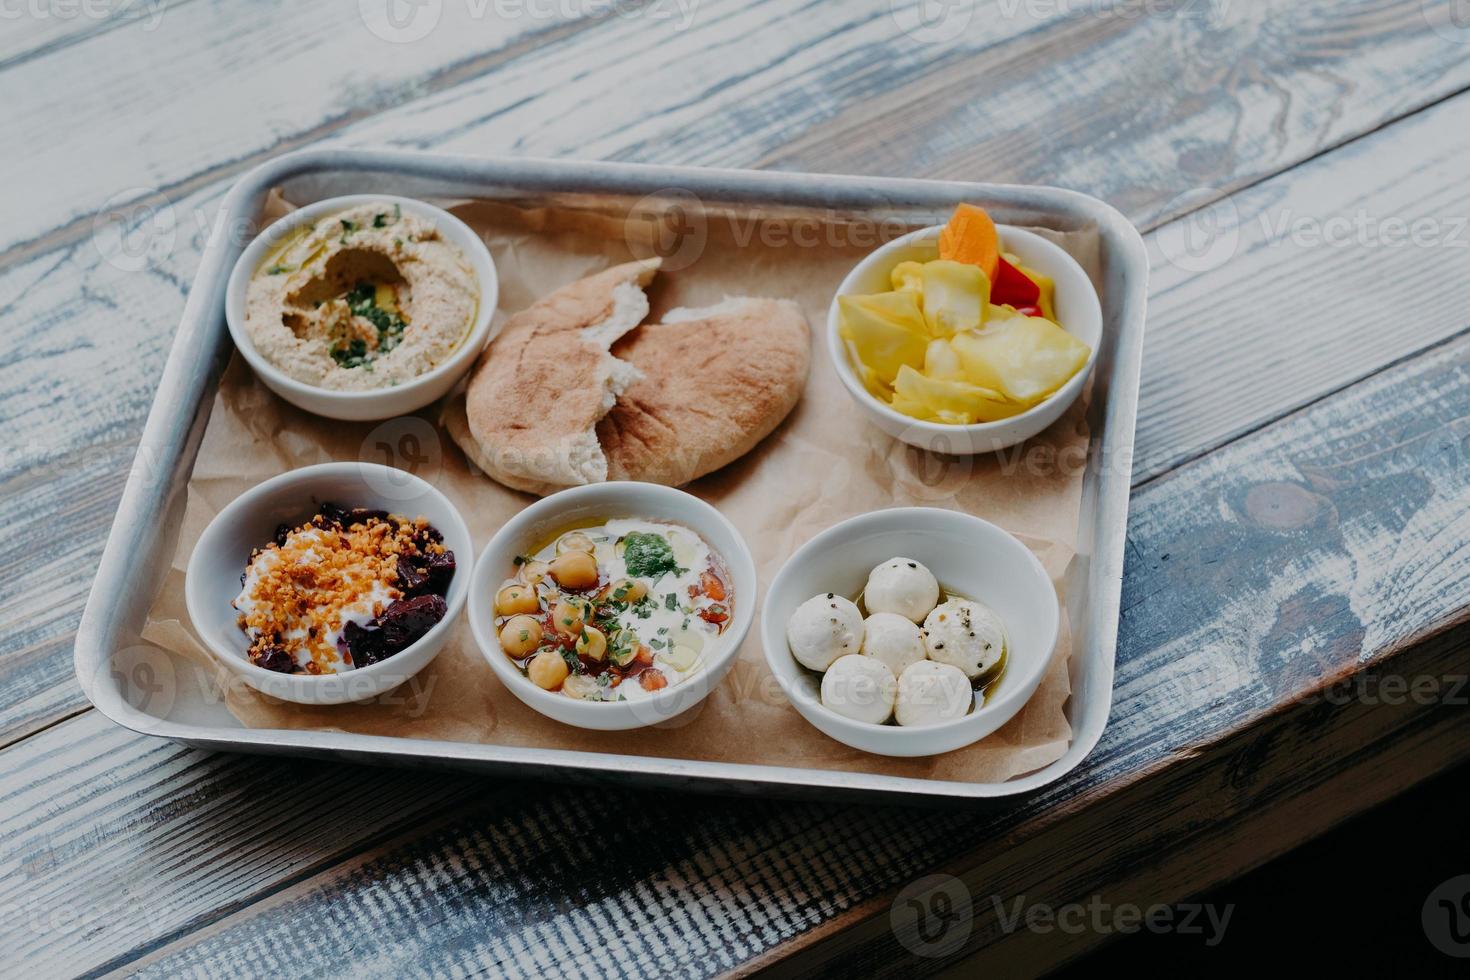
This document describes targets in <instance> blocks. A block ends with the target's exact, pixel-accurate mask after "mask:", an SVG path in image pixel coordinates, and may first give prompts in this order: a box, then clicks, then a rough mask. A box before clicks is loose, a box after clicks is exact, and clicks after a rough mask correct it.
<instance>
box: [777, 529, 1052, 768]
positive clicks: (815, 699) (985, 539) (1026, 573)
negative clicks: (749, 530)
mask: <svg viewBox="0 0 1470 980" xmlns="http://www.w3.org/2000/svg"><path fill="white" fill-rule="evenodd" d="M900 556H901V557H904V558H912V559H914V560H915V561H919V562H922V563H923V564H925V565H927V566H928V568H929V570H930V571H932V572H933V573H934V575H935V577H936V578H938V579H939V583H940V585H941V586H942V587H944V588H948V589H950V590H952V591H954V592H957V593H959V594H961V595H965V596H969V597H970V598H972V599H976V600H978V601H980V602H983V603H985V604H986V605H987V606H989V607H990V608H992V609H994V610H995V611H996V613H998V614H999V615H1000V618H1001V621H1002V622H1003V623H1004V624H1005V629H1006V668H1005V673H1004V674H1002V675H1001V678H1000V682H999V684H998V685H997V686H996V687H995V688H993V689H992V690H991V692H990V695H989V698H988V700H987V701H986V703H985V704H984V705H977V706H976V707H975V708H973V709H972V710H971V711H970V713H969V714H968V715H966V716H965V717H963V718H957V719H955V720H954V721H947V722H942V723H940V724H937V725H930V726H925V727H915V728H904V727H901V726H898V725H893V724H889V725H876V724H870V723H867V722H861V721H853V720H852V719H850V718H847V717H845V716H843V715H840V714H838V713H837V712H835V711H832V710H830V709H829V708H826V707H824V706H823V705H822V698H821V683H822V675H821V674H818V673H817V672H816V671H812V670H808V669H806V668H805V667H803V666H801V665H800V664H799V663H797V662H796V658H795V657H793V656H792V655H791V648H790V647H789V646H788V645H787V642H786V623H787V621H788V620H790V619H791V614H792V613H794V612H795V611H796V607H797V606H799V605H801V604H802V603H803V602H805V601H806V600H807V599H810V598H811V597H812V596H814V595H820V594H822V593H825V592H835V593H837V594H838V595H845V596H855V595H857V594H858V593H859V592H860V591H862V588H863V585H864V584H865V583H866V582H867V579H868V573H869V572H870V571H872V570H873V567H874V566H875V565H878V564H880V563H881V562H884V561H887V560H888V559H890V558H896V557H900ZM1058 621H1059V614H1058V607H1057V594H1056V590H1055V589H1054V588H1053V587H1052V584H1051V580H1050V579H1049V578H1048V577H1047V574H1046V570H1045V569H1044V568H1042V566H1041V562H1040V561H1038V560H1037V559H1036V556H1035V555H1033V554H1031V552H1030V551H1029V550H1028V549H1027V548H1026V546H1025V545H1023V544H1021V542H1020V541H1018V540H1016V539H1015V538H1014V537H1012V536H1011V535H1010V534H1009V533H1007V532H1006V531H1003V530H1002V529H1000V528H998V527H996V526H995V525H994V524H991V523H990V522H989V521H983V520H981V519H980V518H978V517H972V516H970V515H969V514H962V513H959V512H958V511H952V510H940V509H937V508H932V507H901V508H894V509H892V510H880V511H874V512H872V513H870V514H863V515H861V516H859V517H854V518H851V519H850V520H846V521H843V522H842V523H840V524H836V525H834V526H832V527H830V528H828V529H827V530H825V531H823V532H822V533H821V534H818V535H817V536H816V537H814V538H812V539H811V540H810V541H808V542H807V543H806V544H804V545H802V546H801V547H800V548H798V549H797V551H796V553H795V554H793V555H792V556H791V557H790V558H789V559H788V560H787V562H786V564H785V565H784V566H782V568H781V571H780V572H778V573H777V574H776V578H775V580H774V581H773V582H771V585H770V588H769V589H768V590H767V592H766V601H765V603H764V604H763V605H762V607H761V642H762V643H763V644H764V645H765V650H766V662H767V663H768V664H769V665H770V667H771V672H772V673H773V674H775V675H776V680H777V681H778V682H779V683H780V685H781V688H782V690H784V691H785V692H786V696H787V697H788V698H790V699H791V703H792V704H793V705H794V706H795V707H796V710H797V711H798V712H800V713H801V716H802V717H803V718H805V719H806V720H807V721H809V722H811V723H812V724H813V725H815V726H816V727H817V728H819V729H821V731H823V732H825V733H826V734H828V735H830V736H831V737H833V738H835V739H836V740H837V741H839V742H841V743H843V744H844V745H850V746H852V747H853V748H855V749H862V750H863V751H865V752H873V753H876V754H878V755H889V756H922V755H936V754H938V753H940V752H949V751H952V750H954V749H958V748H961V747H963V746H966V745H969V744H971V743H972V742H976V741H979V740H980V739H982V738H984V737H985V736H986V735H989V734H990V733H991V732H993V731H995V730H996V729H997V728H999V727H1000V726H1001V725H1004V724H1005V723H1006V722H1007V721H1009V720H1010V719H1011V718H1012V717H1014V716H1015V714H1016V712H1018V711H1020V710H1021V707H1022V706H1023V705H1025V703H1026V702H1027V700H1029V699H1030V697H1031V695H1032V694H1034V693H1036V685H1038V684H1040V683H1041V677H1042V675H1043V674H1044V673H1046V666H1047V664H1048V663H1049V662H1050V660H1051V656H1052V652H1053V650H1054V649H1055V648H1056V643H1057V628H1058Z"/></svg>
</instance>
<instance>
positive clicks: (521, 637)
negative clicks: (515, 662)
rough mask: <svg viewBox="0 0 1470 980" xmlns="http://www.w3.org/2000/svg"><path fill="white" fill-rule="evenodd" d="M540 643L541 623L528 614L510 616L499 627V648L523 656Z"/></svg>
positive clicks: (510, 653)
mask: <svg viewBox="0 0 1470 980" xmlns="http://www.w3.org/2000/svg"><path fill="white" fill-rule="evenodd" d="M540 645H541V624H540V623H539V622H537V621H536V620H535V619H533V618H532V617H530V616H512V617H511V618H510V619H508V620H506V622H505V625H504V626H502V627H500V649H502V650H504V651H505V652H506V653H508V654H509V655H510V656H512V657H517V658H519V657H524V656H525V655H526V654H528V653H530V652H531V651H532V650H534V649H536V648H537V647H539V646H540Z"/></svg>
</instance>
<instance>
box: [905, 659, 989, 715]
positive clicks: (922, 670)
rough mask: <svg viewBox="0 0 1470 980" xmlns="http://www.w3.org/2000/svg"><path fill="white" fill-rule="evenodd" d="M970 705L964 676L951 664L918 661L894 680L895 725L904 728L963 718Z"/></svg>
mask: <svg viewBox="0 0 1470 980" xmlns="http://www.w3.org/2000/svg"><path fill="white" fill-rule="evenodd" d="M974 702H975V692H974V690H973V689H972V688H971V687H970V682H969V680H968V679H967V678H966V677H965V672H964V671H962V670H960V669H959V668H958V667H955V666H954V665H952V664H937V663H935V662H934V661H932V660H921V661H919V662H918V663H916V664H912V665H910V666H909V667H908V669H907V670H905V671H904V672H903V674H902V675H901V676H900V677H899V678H898V711H897V714H898V723H899V724H900V725H903V726H905V727H908V728H915V727H918V726H920V725H937V724H939V723H940V722H942V721H953V720H954V719H956V718H963V717H965V715H966V713H967V712H969V710H970V705H971V704H973V703H974Z"/></svg>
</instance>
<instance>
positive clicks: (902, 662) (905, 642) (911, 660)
mask: <svg viewBox="0 0 1470 980" xmlns="http://www.w3.org/2000/svg"><path fill="white" fill-rule="evenodd" d="M863 656H865V657H873V658H875V659H877V660H881V661H883V662H884V663H885V664H887V665H888V669H889V670H891V671H893V676H895V677H897V676H898V675H899V674H902V673H903V672H904V668H906V667H908V665H909V664H915V663H918V662H919V661H920V660H923V659H924V657H925V651H924V634H922V633H920V632H919V628H918V627H917V626H915V625H914V624H913V623H911V622H909V621H908V620H907V619H904V618H903V617H902V616H900V615H898V614H897V613H886V612H883V613H873V615H871V616H869V617H868V618H867V619H865V620H863Z"/></svg>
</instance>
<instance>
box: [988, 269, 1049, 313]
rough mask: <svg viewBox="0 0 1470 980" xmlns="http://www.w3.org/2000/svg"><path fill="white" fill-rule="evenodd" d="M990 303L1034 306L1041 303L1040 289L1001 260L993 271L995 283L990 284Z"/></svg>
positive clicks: (1016, 306) (1018, 270) (1021, 273)
mask: <svg viewBox="0 0 1470 980" xmlns="http://www.w3.org/2000/svg"><path fill="white" fill-rule="evenodd" d="M990 301H991V302H992V303H994V304H995V305H996V306H1014V307H1015V308H1016V309H1018V310H1019V309H1020V308H1021V307H1023V306H1036V305H1037V304H1039V303H1040V302H1041V287H1040V286H1038V285H1037V284H1036V283H1035V282H1034V281H1032V279H1031V278H1030V277H1029V276H1027V275H1026V273H1024V272H1022V271H1021V270H1020V269H1017V268H1016V267H1015V266H1013V265H1011V264H1010V263H1009V262H1007V261H1006V260H1005V259H1004V258H1001V260H1000V264H999V266H998V267H997V268H996V270H995V282H993V283H991V284H990Z"/></svg>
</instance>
